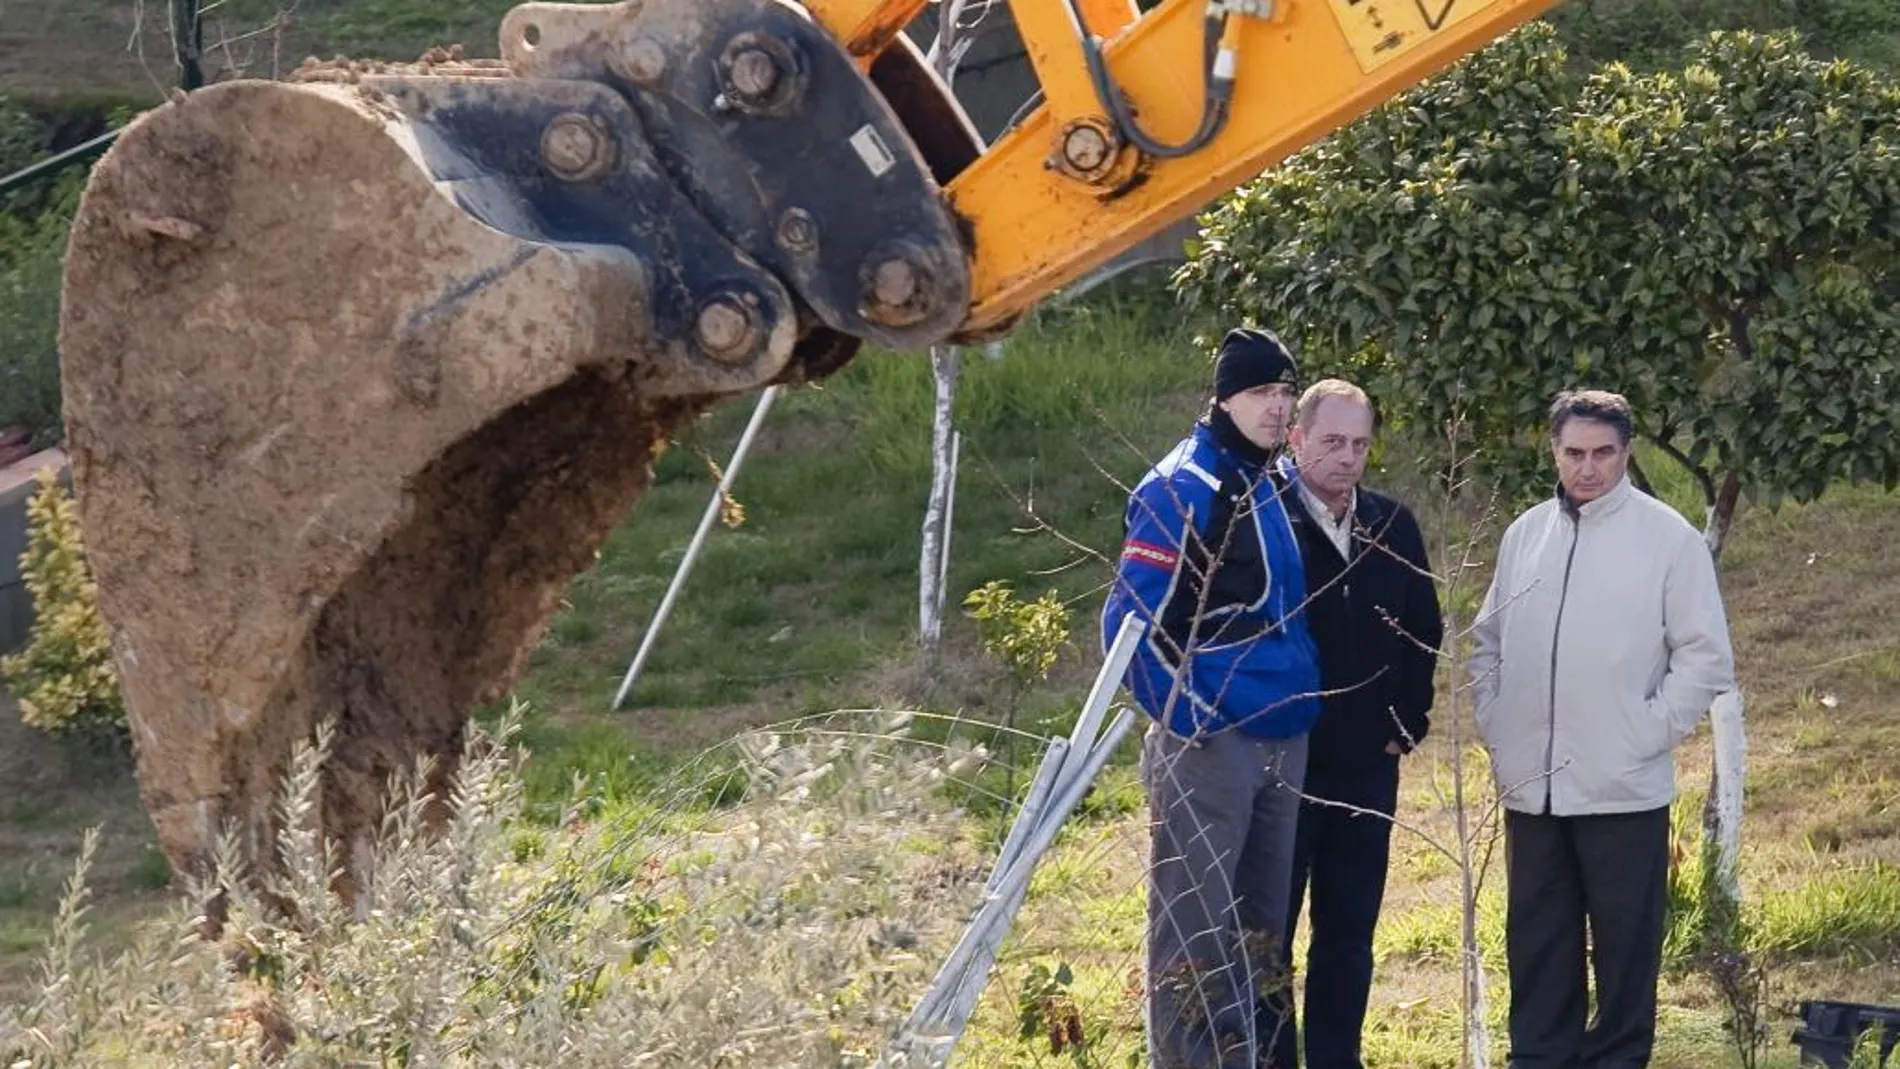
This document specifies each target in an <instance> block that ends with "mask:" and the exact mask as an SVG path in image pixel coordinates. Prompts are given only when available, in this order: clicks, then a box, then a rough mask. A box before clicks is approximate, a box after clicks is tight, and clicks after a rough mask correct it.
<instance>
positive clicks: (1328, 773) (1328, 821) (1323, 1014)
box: [1273, 757, 1399, 1069]
mask: <svg viewBox="0 0 1900 1069" xmlns="http://www.w3.org/2000/svg"><path fill="white" fill-rule="evenodd" d="M1306 793H1307V794H1308V795H1310V796H1312V797H1313V798H1317V799H1325V800H1327V801H1333V802H1341V803H1344V804H1346V805H1350V806H1354V807H1357V808H1358V809H1364V810H1371V811H1372V813H1379V814H1383V817H1380V816H1373V815H1371V813H1359V812H1355V811H1354V810H1352V809H1342V808H1340V807H1339V806H1329V805H1324V804H1321V803H1319V802H1315V801H1304V802H1302V803H1301V804H1300V825H1299V832H1298V834H1297V835H1296V836H1295V838H1294V846H1293V886H1292V894H1291V897H1289V898H1288V900H1287V901H1288V909H1287V918H1286V944H1285V945H1286V948H1287V953H1288V955H1289V956H1291V953H1292V948H1293V937H1294V935H1295V934H1296V933H1297V931H1298V928H1299V919H1300V898H1301V896H1302V895H1305V894H1306V893H1307V888H1308V887H1311V888H1312V901H1311V903H1310V906H1309V913H1310V914H1311V918H1310V919H1311V922H1312V927H1313V938H1312V941H1311V943H1310V945H1309V946H1308V947H1307V952H1306V984H1305V988H1306V990H1305V998H1304V1002H1305V1007H1304V1009H1305V1023H1304V1025H1303V1026H1302V1025H1299V1024H1297V1023H1296V1021H1295V1019H1294V1018H1295V1014H1294V1011H1293V1005H1292V1003H1291V1000H1288V1001H1287V1002H1285V1003H1283V1004H1281V1005H1280V1006H1279V1007H1278V1008H1279V1010H1280V1012H1281V1013H1283V1014H1285V1015H1286V1017H1287V1020H1286V1022H1285V1024H1284V1025H1282V1026H1281V1027H1280V1028H1279V1029H1278V1030H1277V1031H1278V1036H1277V1039H1278V1042H1277V1043H1275V1045H1274V1052H1273V1057H1274V1062H1273V1063H1274V1065H1275V1066H1276V1069H1293V1067H1294V1066H1297V1065H1299V1064H1300V1060H1299V1049H1300V1037H1301V1035H1302V1034H1304V1036H1305V1046H1306V1065H1307V1066H1308V1067H1309V1069H1363V1067H1364V1063H1362V1062H1361V1061H1360V1060H1359V1037H1360V1033H1361V1031H1362V1030H1363V1029H1364V1027H1365V1021H1366V1000H1367V997H1368V996H1369V995H1370V994H1371V991H1372V930H1373V928H1374V927H1375V926H1376V925H1377V924H1378V922H1379V906H1380V904H1381V903H1382V902H1383V901H1384V900H1385V874H1386V864H1387V862H1388V860H1389V859H1390V857H1391V847H1392V824H1391V821H1390V820H1388V819H1384V818H1389V817H1391V816H1392V814H1393V812H1395V811H1396V810H1397V808H1398V801H1399V759H1398V758H1397V757H1390V758H1388V759H1386V760H1385V761H1381V762H1379V763H1378V764H1374V765H1371V766H1368V767H1365V768H1358V769H1327V768H1319V767H1313V766H1309V767H1308V768H1307V770H1306Z"/></svg>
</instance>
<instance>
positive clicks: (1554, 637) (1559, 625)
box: [1544, 516, 1583, 816]
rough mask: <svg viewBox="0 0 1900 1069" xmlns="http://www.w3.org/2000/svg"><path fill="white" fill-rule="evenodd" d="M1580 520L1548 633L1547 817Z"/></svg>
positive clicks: (1574, 528) (1572, 524) (1574, 523)
mask: <svg viewBox="0 0 1900 1069" xmlns="http://www.w3.org/2000/svg"><path fill="white" fill-rule="evenodd" d="M1582 532H1583V517H1582V516H1577V517H1574V518H1572V520H1571V522H1570V552H1569V553H1568V554H1567V555H1565V557H1564V584H1563V587H1562V588H1561V589H1560V590H1559V592H1558V594H1557V622H1556V623H1555V624H1554V625H1552V627H1551V629H1550V733H1549V735H1548V736H1546V741H1545V743H1544V814H1545V815H1546V816H1548V815H1550V778H1551V766H1552V765H1554V764H1555V763H1556V761H1557V642H1558V639H1559V638H1560V637H1561V636H1562V635H1563V630H1564V604H1565V603H1566V602H1568V601H1569V600H1570V566H1571V564H1573V563H1575V561H1576V559H1577V539H1578V538H1579V537H1581V535H1582Z"/></svg>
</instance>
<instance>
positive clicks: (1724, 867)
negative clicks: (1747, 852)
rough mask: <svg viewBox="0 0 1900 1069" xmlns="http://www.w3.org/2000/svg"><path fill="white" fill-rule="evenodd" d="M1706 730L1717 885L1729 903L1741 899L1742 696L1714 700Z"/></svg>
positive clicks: (1744, 757)
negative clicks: (1711, 760) (1711, 759)
mask: <svg viewBox="0 0 1900 1069" xmlns="http://www.w3.org/2000/svg"><path fill="white" fill-rule="evenodd" d="M1709 731H1710V733H1711V735H1712V736H1713V741H1714V744H1715V771H1714V774H1713V776H1712V782H1711V783H1710V784H1709V797H1710V799H1711V800H1712V802H1713V812H1714V813H1715V821H1714V827H1712V828H1708V829H1705V830H1706V832H1707V833H1708V834H1710V835H1712V836H1713V839H1714V842H1715V845H1716V849H1715V851H1714V857H1715V879H1716V886H1717V887H1719V888H1720V889H1721V891H1722V893H1723V894H1725V895H1727V896H1728V899H1729V901H1730V902H1731V903H1740V902H1741V900H1742V881H1741V873H1740V856H1741V850H1742V783H1743V782H1744V780H1743V777H1744V773H1745V770H1746V766H1747V749H1748V740H1747V733H1746V732H1744V731H1743V730H1742V694H1741V692H1740V691H1735V690H1731V691H1729V692H1728V693H1726V694H1724V695H1722V696H1721V697H1719V698H1717V699H1715V704H1714V705H1713V706H1712V707H1710V709H1709Z"/></svg>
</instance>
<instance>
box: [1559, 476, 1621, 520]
mask: <svg viewBox="0 0 1900 1069" xmlns="http://www.w3.org/2000/svg"><path fill="white" fill-rule="evenodd" d="M1635 492H1636V485H1635V484H1634V483H1632V482H1630V477H1629V473H1628V472H1624V473H1623V477H1622V478H1621V479H1618V480H1617V481H1616V485H1615V486H1612V487H1610V488H1609V489H1608V490H1606V491H1604V492H1603V495H1602V496H1601V497H1598V498H1597V499H1596V500H1594V501H1586V502H1584V503H1583V504H1581V505H1576V504H1572V503H1571V501H1570V495H1569V494H1566V493H1564V488H1563V486H1562V484H1559V485H1558V487H1557V507H1558V508H1560V509H1562V510H1563V513H1564V515H1566V516H1569V517H1570V518H1571V519H1573V520H1576V521H1577V522H1578V523H1582V522H1584V521H1585V520H1590V519H1595V518H1597V517H1601V516H1608V515H1609V514H1611V513H1612V512H1615V511H1616V510H1617V509H1620V508H1622V507H1623V505H1624V503H1625V502H1627V501H1629V499H1630V495H1631V494H1634V493H1635Z"/></svg>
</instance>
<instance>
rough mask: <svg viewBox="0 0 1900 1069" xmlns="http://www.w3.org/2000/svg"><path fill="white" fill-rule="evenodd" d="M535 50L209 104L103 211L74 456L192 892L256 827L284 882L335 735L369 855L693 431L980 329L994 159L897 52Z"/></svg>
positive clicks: (317, 79)
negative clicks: (978, 286)
mask: <svg viewBox="0 0 1900 1069" xmlns="http://www.w3.org/2000/svg"><path fill="white" fill-rule="evenodd" d="M501 34H502V53H503V59H502V60H501V61H491V62H486V63H472V62H461V61H457V60H456V59H455V58H454V57H452V56H448V55H437V56H435V57H433V58H432V59H425V61H424V62H422V63H419V64H411V65H405V66H386V65H369V64H356V63H344V62H335V63H330V64H321V65H307V66H306V69H304V70H302V71H300V72H299V73H298V75H296V76H294V77H293V78H292V79H290V80H287V81H282V82H264V81H238V82H230V83H225V84H220V85H216V86H213V87H211V88H208V89H205V90H202V91H199V92H196V93H193V94H190V95H189V96H185V97H181V98H179V99H177V100H175V101H173V102H172V103H169V104H166V105H164V106H162V107H159V108H157V109H155V110H153V111H151V112H148V113H146V114H145V115H143V116H141V117H140V118H139V119H138V120H137V121H136V122H135V123H134V124H133V125H132V126H130V127H129V128H128V129H127V130H126V131H125V133H124V135H123V136H122V137H121V138H120V139H119V141H118V142H117V144H116V145H115V146H114V147H113V149H112V150H111V151H110V152H109V153H108V154H107V155H106V156H105V157H104V158H103V159H102V160H101V161H100V162H99V163H98V165H97V166H96V168H95V170H94V172H93V175H92V178H91V182H90V185H89V186H88V188H87V190H86V193H85V196H84V200H83V203H82V205H81V209H80V212H79V216H78V219H77V221H76V223H75V224H74V227H73V231H72V238H71V244H70V251H69V254H68V261H67V267H66V276H65V288H64V299H63V311H62V320H61V324H60V351H61V369H62V374H63V377H64V389H65V398H66V400H65V404H66V418H67V424H68V441H69V445H70V451H71V454H72V457H73V463H74V476H75V482H76V488H77V497H78V503H79V509H80V513H81V517H82V521H83V526H84V534H85V538H86V544H87V555H88V560H89V562H90V564H91V567H92V569H93V571H94V574H95V576H96V578H97V581H98V586H99V595H100V604H101V609H102V612H103V615H104V617H105V619H106V621H107V624H108V627H109V629H110V632H111V635H112V645H113V651H114V655H115V657H116V660H117V663H118V666H119V669H120V672H121V677H122V684H123V690H124V695H125V700H126V706H127V711H128V715H129V719H130V721H131V727H132V735H133V742H134V746H135V751H136V756H137V762H138V774H139V779H140V784H141V790H142V793H143V797H144V800H145V802H146V805H147V808H148V809H149V811H150V813H151V815H152V818H153V820H154V822H155V824H156V826H157V829H158V832H159V836H160V840H161V843H162V845H163V847H164V849H165V851H166V853H167V854H168V855H169V857H170V858H171V860H172V862H173V864H174V865H175V866H177V867H179V868H180V869H181V870H187V871H190V870H202V868H203V866H204V865H205V863H206V862H207V860H208V859H209V857H210V854H211V851H212V850H213V848H214V844H215V841H216V837H217V836H218V835H219V834H220V833H221V832H222V831H224V830H225V829H227V828H229V829H233V830H235V831H237V832H238V833H239V834H240V836H241V841H242V842H243V843H244V844H245V846H246V847H247V849H248V850H250V851H252V852H253V856H256V853H255V852H256V851H257V850H258V849H259V848H260V847H262V846H264V845H265V844H266V840H265V839H264V837H265V836H267V835H268V834H269V833H270V832H271V830H272V829H271V827H270V803H271V800H272V794H273V792H274V791H275V790H276V789H277V786H278V776H279V775H280V774H281V772H282V770H283V768H284V764H285V761H286V759H287V757H288V755H289V753H290V751H291V748H292V746H293V744H294V743H295V742H296V741H297V740H300V739H304V738H307V737H308V736H309V735H310V733H311V731H312V729H313V727H314V726H315V725H317V724H318V723H320V722H326V721H328V722H333V723H334V724H335V726H336V728H337V734H336V737H335V742H334V749H333V757H332V760H331V763H330V766H329V770H328V779H327V780H326V782H325V790H324V794H323V799H324V801H323V805H324V813H323V816H324V820H325V823H326V826H327V828H328V829H329V831H330V833H331V834H332V835H333V836H335V837H336V838H337V839H338V840H339V841H340V842H341V843H343V844H346V845H348V846H351V847H356V848H360V846H361V845H362V844H363V842H364V841H365V840H364V836H367V835H369V834H372V833H373V829H374V828H375V822H376V820H377V819H378V817H379V814H378V812H377V802H378V799H379V797H380V794H381V791H382V789H383V787H384V785H385V780H386V777H388V776H389V775H390V774H391V773H394V772H397V771H401V770H407V769H408V768H410V767H412V766H413V764H414V761H415V759H416V758H417V757H418V756H419V755H424V754H427V755H433V756H435V757H437V758H439V759H441V760H442V764H441V768H442V769H443V770H445V771H446V770H447V769H448V768H449V767H450V763H451V762H452V759H453V755H454V754H455V752H456V751H457V749H458V748H459V746H460V744H461V741H462V735H463V725H464V723H465V718H466V717H467V715H468V714H469V713H470V711H471V710H472V708H473V707H475V706H476V705H478V704H479V703H482V702H485V701H489V700H493V699H495V698H497V697H499V696H501V695H502V694H504V693H505V691H506V690H507V688H508V687H510V686H511V685H512V683H513V682H514V681H515V679H516V677H517V675H518V673H519V672H520V671H521V669H522V667H523V663H524V659H525V656H526V653H527V652H528V650H529V649H530V648H531V647H532V645H533V643H534V642H535V641H536V639H537V638H538V637H539V635H540V633H541V631H542V629H543V627H544V625H545V623H546V621H547V619H548V617H549V615H550V614H551V612H552V611H553V609H554V608H555V605H556V603H557V601H558V599H559V597H560V595H561V593H562V591H563V589H564V587H565V586H566V584H567V583H568V581H569V580H570V579H571V578H572V577H573V576H574V575H575V574H576V573H577V572H579V571H581V570H582V569H584V568H586V567H588V566H589V565H590V564H591V563H592V561H593V559H594V553H595V550H596V549H597V547H598V546H599V545H600V544H601V542H602V541H603V540H604V538H605V537H606V536H607V534H608V533H609V532H610V531H611V530H612V529H613V528H614V527H615V526H616V525H618V524H619V523H620V522H621V521H622V520H623V518H624V517H625V516H626V514H627V513H628V510H629V509H630V508H631V507H632V506H633V504H634V502H635V501H636V499H637V498H638V497H639V496H640V494H641V492H642V490H643V489H644V487H645V486H646V484H647V481H648V478H649V464H650V462H651V461H652V459H653V458H654V456H655V454H656V452H657V450H658V449H659V448H660V447H661V445H662V443H663V442H664V441H665V439H666V438H667V436H668V435H669V433H671V432H672V431H673V429H674V428H676V427H678V426H679V425H680V424H681V423H683V422H685V421H687V420H690V419H693V418H694V417H696V416H697V415H699V414H700V413H702V412H703V411H705V410H706V409H707V408H708V407H709V406H711V405H713V404H715V403H717V402H718V401H719V400H721V399H722V398H727V397H731V396H733V395H736V394H739V393H742V392H744V391H748V390H751V389H753V388H756V387H758V386H761V385H762V384H766V383H770V382H786V381H795V380H798V379H800V378H805V377H811V376H815V375H822V374H825V373H828V372H830V371H832V370H835V369H836V368H837V367H838V366H840V365H841V364H842V363H843V362H844V361H846V360H848V359H850V357H851V355H852V354H853V353H854V352H855V350H856V349H857V347H858V345H859V343H860V342H861V341H863V340H870V341H874V342H878V343H881V344H884V345H888V346H894V347H899V348H916V347H921V346H924V345H928V344H931V343H932V342H935V341H937V340H940V339H942V338H944V337H945V336H947V335H948V334H949V333H950V332H952V331H953V330H954V329H955V328H956V326H957V324H958V323H959V322H960V320H961V319H962V317H963V315H964V313H965V311H966V305H967V302H968V292H969V269H968V264H969V257H968V253H967V250H966V249H965V248H964V247H963V246H962V244H961V239H960V237H959V234H958V229H957V225H956V222H955V220H954V218H953V217H952V215H951V213H950V212H949V210H948V209H947V208H946V206H945V203H944V199H943V197H942V195H941V183H942V182H943V181H947V177H946V170H947V169H952V168H954V167H956V166H958V161H959V160H963V161H966V162H967V159H969V158H973V157H974V155H975V153H976V151H977V147H976V145H975V139H974V136H973V135H972V134H970V133H969V132H968V126H967V123H963V122H962V121H961V118H960V113H958V112H956V111H955V106H954V103H952V102H950V101H949V98H948V96H947V94H943V93H942V92H941V87H940V86H939V85H937V84H936V83H934V82H933V80H932V79H930V78H929V77H928V76H927V75H926V74H924V73H923V68H922V66H921V64H920V63H919V62H918V60H917V57H916V56H915V53H914V50H909V49H908V48H907V46H901V42H900V47H899V48H896V49H893V51H892V53H891V55H894V56H896V58H895V59H889V60H881V61H880V63H879V67H880V68H881V71H877V70H874V71H873V75H872V76H870V77H867V76H865V75H863V74H861V73H860V71H859V68H858V67H856V66H855V65H854V64H853V62H852V60H851V58H850V57H849V56H847V55H846V54H845V53H844V52H842V51H841V50H840V49H839V48H838V47H837V46H836V45H835V44H834V43H832V42H831V41H830V40H829V39H828V38H827V37H826V36H825V35H824V34H823V32H822V31H821V30H819V29H818V28H817V26H816V25H815V24H814V23H813V22H812V21H811V20H810V19H809V18H807V17H806V16H805V15H804V13H803V12H802V11H801V10H800V9H798V8H796V7H794V6H792V5H789V4H786V3H782V2H778V0H646V2H645V3H641V2H639V0H633V2H630V3H626V4H617V5H559V4H531V5H526V6H524V7H522V8H518V9H516V10H515V11H514V12H512V13H511V14H510V15H509V17H508V19H507V20H506V21H505V22H504V23H503V25H502V27H501ZM880 79H881V80H882V81H884V82H885V83H886V85H885V87H884V88H880V86H879V84H878V82H879V80H880ZM893 86H895V87H897V89H901V92H900V91H896V90H893V89H892V88H891V87H893ZM894 100H895V101H899V103H898V104H896V105H894V104H893V101H894ZM906 101H907V102H908V103H905V102H906ZM896 107H905V108H909V109H911V110H912V111H913V112H915V113H918V114H922V115H924V116H925V117H924V118H923V119H922V120H919V119H917V118H915V117H914V116H908V117H907V116H902V115H900V114H899V113H898V111H897V110H896ZM946 116H949V117H950V119H952V120H954V121H952V122H950V123H949V125H948V126H946V119H945V117H946ZM920 121H921V122H923V123H925V124H928V125H929V126H930V127H931V137H930V138H924V139H917V138H913V137H912V136H911V133H910V130H909V129H908V128H907V124H916V123H918V122H920ZM920 142H924V143H927V144H933V143H934V146H935V147H933V148H930V149H929V151H928V153H927V152H926V150H925V149H922V148H919V147H918V146H919V143H920ZM946 145H947V146H949V147H948V148H945V147H944V146H946Z"/></svg>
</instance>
